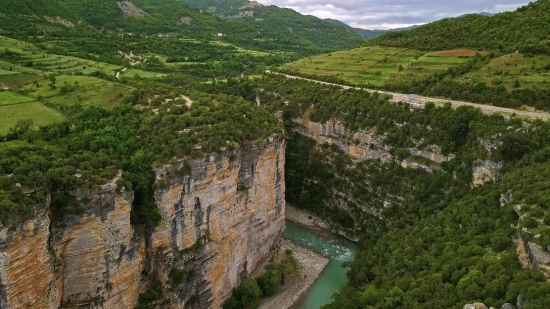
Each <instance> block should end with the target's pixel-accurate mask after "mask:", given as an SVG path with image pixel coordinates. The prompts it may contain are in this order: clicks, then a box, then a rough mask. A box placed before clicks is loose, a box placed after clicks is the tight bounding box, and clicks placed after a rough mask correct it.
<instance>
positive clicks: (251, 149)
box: [151, 136, 285, 308]
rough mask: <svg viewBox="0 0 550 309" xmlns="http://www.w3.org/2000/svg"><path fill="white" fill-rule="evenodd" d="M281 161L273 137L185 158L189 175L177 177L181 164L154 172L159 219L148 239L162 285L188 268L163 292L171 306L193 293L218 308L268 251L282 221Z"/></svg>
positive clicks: (282, 145) (272, 249)
mask: <svg viewBox="0 0 550 309" xmlns="http://www.w3.org/2000/svg"><path fill="white" fill-rule="evenodd" d="M284 160H285V143H284V141H282V140H281V139H280V137H279V136H273V137H271V138H270V139H269V140H268V141H267V143H266V145H264V146H257V145H255V144H247V145H245V146H243V147H240V148H238V149H236V150H235V151H232V152H226V153H224V154H216V155H212V156H210V157H208V158H204V159H201V160H193V161H190V162H189V166H188V168H190V169H191V176H187V175H179V176H178V175H177V174H178V170H182V169H185V166H184V164H183V163H178V164H176V165H174V166H166V167H164V168H161V169H159V170H158V171H157V180H159V181H162V180H164V179H166V180H167V188H166V189H164V190H159V191H157V194H156V199H157V204H158V205H159V206H160V207H159V208H160V211H161V214H162V218H163V220H162V223H161V224H160V226H159V227H157V228H156V229H155V232H153V234H152V237H151V238H152V249H153V256H154V264H155V268H156V269H158V270H160V272H161V273H160V274H159V275H160V279H161V281H162V282H163V283H164V284H163V285H169V284H170V282H169V273H170V272H171V271H176V270H179V271H181V272H186V273H192V274H193V275H191V276H189V277H188V279H187V280H186V282H184V284H182V285H180V286H177V287H175V288H176V291H178V292H177V293H172V294H171V298H172V301H173V304H175V306H176V308H183V307H184V305H185V304H186V303H187V302H189V299H190V297H192V296H193V295H198V296H199V298H198V299H199V300H198V303H199V306H198V307H199V308H220V307H221V305H222V303H223V301H224V300H225V299H227V298H229V296H230V295H231V291H232V289H233V288H234V287H236V286H237V285H238V284H239V283H240V281H241V279H243V278H246V277H250V276H256V275H258V274H259V272H260V271H261V269H262V268H263V266H265V264H267V263H268V262H269V260H270V259H271V258H272V257H273V255H274V254H275V253H276V249H277V248H276V247H277V245H278V243H279V239H280V237H281V236H282V233H283V231H284V227H285V221H284V220H285V201H284V191H285V188H284V166H285V161H284ZM197 244H200V246H199V245H197ZM194 245H195V247H196V248H197V249H196V250H194V251H193V252H190V253H189V254H188V255H187V256H183V257H182V256H180V255H179V253H180V252H182V250H185V249H186V248H191V247H192V246H194Z"/></svg>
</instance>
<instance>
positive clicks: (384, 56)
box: [287, 46, 468, 86]
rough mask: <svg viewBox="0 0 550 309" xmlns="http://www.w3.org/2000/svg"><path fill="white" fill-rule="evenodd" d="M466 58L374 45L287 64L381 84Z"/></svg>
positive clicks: (442, 68) (305, 70) (426, 72)
mask: <svg viewBox="0 0 550 309" xmlns="http://www.w3.org/2000/svg"><path fill="white" fill-rule="evenodd" d="M467 61H468V58H467V57H458V56H447V55H444V56H439V55H428V54H426V53H424V52H421V51H417V50H411V49H406V48H391V47H377V46H375V47H360V48H355V49H351V50H347V51H339V52H334V53H329V54H323V55H319V56H314V57H308V58H305V59H301V60H298V61H296V62H294V63H291V64H289V65H288V66H287V67H288V68H291V69H295V70H298V71H300V72H303V73H307V74H317V75H333V76H337V77H339V78H342V79H344V80H347V81H350V82H352V83H356V84H371V85H376V86H381V85H383V84H385V83H388V82H391V81H397V80H402V79H413V78H420V77H424V76H427V75H430V74H433V73H434V72H436V71H438V70H444V69H447V68H448V67H451V66H457V65H460V64H462V63H465V62H467ZM400 66H401V67H402V70H400V69H399V68H400Z"/></svg>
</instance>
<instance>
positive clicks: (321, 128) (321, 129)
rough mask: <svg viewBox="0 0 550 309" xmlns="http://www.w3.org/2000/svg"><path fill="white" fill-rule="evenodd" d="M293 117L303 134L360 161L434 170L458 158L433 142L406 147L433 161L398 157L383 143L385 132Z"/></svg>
mask: <svg viewBox="0 0 550 309" xmlns="http://www.w3.org/2000/svg"><path fill="white" fill-rule="evenodd" d="M293 121H294V122H296V123H299V124H300V125H301V127H298V128H297V129H296V130H297V131H298V132H300V133H301V134H303V135H306V136H309V137H311V138H313V139H315V140H316V141H317V143H319V144H329V145H335V146H337V147H338V148H340V149H341V150H342V151H344V152H345V153H346V154H347V155H349V156H351V157H352V158H354V159H355V160H358V161H364V160H380V162H381V163H389V162H396V163H398V164H400V165H401V166H403V167H409V168H422V169H424V170H427V171H433V170H436V169H439V166H438V164H440V163H443V162H446V161H449V160H452V159H454V158H455V155H454V154H450V155H448V156H446V155H443V154H441V149H440V148H439V146H437V145H430V146H428V147H427V149H425V150H420V149H416V148H409V149H407V151H408V152H409V154H410V155H411V156H413V157H414V156H416V157H424V158H425V159H427V160H429V161H431V162H432V163H429V164H426V163H422V162H418V161H416V160H414V159H404V160H398V159H397V158H395V157H394V156H393V155H392V154H391V153H390V151H391V150H392V147H391V146H388V145H385V144H384V139H385V136H380V135H377V134H376V133H375V132H374V130H370V131H359V132H350V131H349V130H346V128H345V126H344V123H342V122H341V121H340V120H337V119H332V120H329V121H327V122H326V123H317V122H312V121H309V120H307V119H305V118H297V119H294V120H293Z"/></svg>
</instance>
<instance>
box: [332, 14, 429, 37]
mask: <svg viewBox="0 0 550 309" xmlns="http://www.w3.org/2000/svg"><path fill="white" fill-rule="evenodd" d="M325 20H326V21H329V22H332V23H335V24H339V25H343V26H345V27H348V28H349V29H352V30H353V31H354V32H355V33H357V34H359V35H360V36H362V37H364V38H365V39H371V38H375V37H377V36H379V35H382V34H384V33H387V32H392V31H403V30H410V29H414V28H416V27H418V25H414V26H410V27H405V28H395V29H387V30H382V29H373V30H370V29H363V28H354V27H351V26H349V25H348V24H346V23H344V22H342V21H340V20H337V19H330V18H327V19H325Z"/></svg>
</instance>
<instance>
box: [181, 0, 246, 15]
mask: <svg viewBox="0 0 550 309" xmlns="http://www.w3.org/2000/svg"><path fill="white" fill-rule="evenodd" d="M183 1H184V2H186V3H188V4H189V5H190V6H192V7H195V8H198V9H201V10H204V11H207V12H209V13H212V14H216V15H218V14H224V13H226V12H228V11H230V10H232V9H235V8H240V7H242V6H243V5H245V4H247V3H248V2H249V1H248V0H183Z"/></svg>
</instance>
